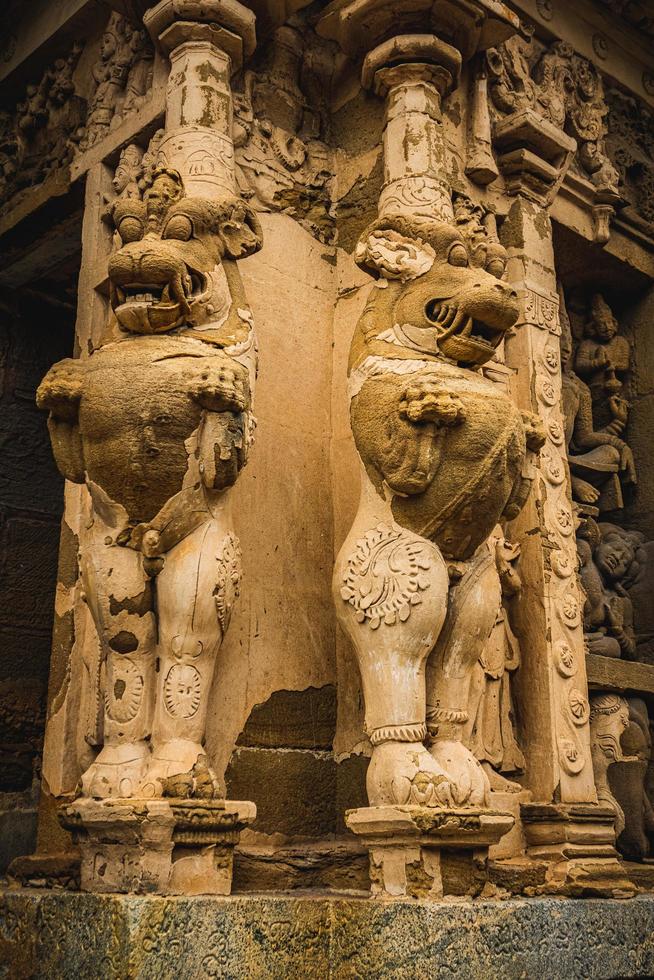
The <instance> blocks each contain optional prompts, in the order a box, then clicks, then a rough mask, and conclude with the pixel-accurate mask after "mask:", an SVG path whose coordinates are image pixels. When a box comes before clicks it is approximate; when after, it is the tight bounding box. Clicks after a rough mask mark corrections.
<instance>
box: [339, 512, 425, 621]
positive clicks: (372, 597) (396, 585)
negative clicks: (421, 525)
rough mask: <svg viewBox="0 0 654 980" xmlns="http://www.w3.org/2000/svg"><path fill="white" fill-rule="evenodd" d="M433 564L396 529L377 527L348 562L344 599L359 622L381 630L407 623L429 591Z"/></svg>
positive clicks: (359, 543)
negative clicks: (384, 627)
mask: <svg viewBox="0 0 654 980" xmlns="http://www.w3.org/2000/svg"><path fill="white" fill-rule="evenodd" d="M430 568H431V562H430V560H429V555H428V554H427V553H426V552H425V549H424V548H423V547H422V545H421V542H420V540H419V539H417V538H413V537H412V536H411V535H408V534H407V533H406V532H405V531H403V530H402V528H400V527H398V526H397V525H395V526H393V525H390V524H378V525H377V527H376V528H374V529H373V530H371V531H368V532H367V533H366V534H365V535H364V536H363V537H362V538H361V539H360V540H359V541H357V544H356V548H355V551H354V553H353V554H352V555H351V556H350V558H349V559H348V562H347V568H346V571H345V574H344V576H343V586H342V588H341V596H342V598H343V599H344V600H345V602H349V603H350V605H351V606H353V607H354V608H355V609H356V618H357V620H358V621H359V622H360V623H367V625H368V626H370V628H371V629H373V630H374V629H378V628H379V626H380V625H381V624H382V623H384V624H385V625H386V626H393V625H395V623H396V622H398V620H399V622H402V623H404V622H406V620H407V619H408V618H409V616H410V615H411V608H412V607H413V606H416V605H418V604H419V603H420V602H422V596H421V592H424V591H425V589H428V588H429V576H428V575H427V574H425V573H427V572H429V570H430Z"/></svg>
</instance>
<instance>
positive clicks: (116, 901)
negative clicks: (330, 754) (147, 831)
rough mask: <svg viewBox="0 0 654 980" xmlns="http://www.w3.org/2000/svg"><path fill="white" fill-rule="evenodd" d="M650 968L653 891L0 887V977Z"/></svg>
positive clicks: (572, 979)
mask: <svg viewBox="0 0 654 980" xmlns="http://www.w3.org/2000/svg"><path fill="white" fill-rule="evenodd" d="M652 975H654V898H653V897H645V896H641V897H638V898H635V899H632V900H628V901H616V900H603V899H586V900H574V899H562V898H537V899H509V900H506V901H487V900H474V901H473V900H470V901H450V902H447V901H446V902H438V903H437V902H425V901H394V902H380V901H370V900H369V899H366V898H358V897H334V896H327V895H324V894H315V895H305V896H302V897H300V896H274V895H259V896H257V895H252V896H232V897H230V898H221V897H217V896H211V897H205V896H202V897H199V896H198V897H191V898H184V897H159V896H133V895H89V894H79V893H78V894H75V893H67V892H47V891H40V890H35V889H34V890H28V889H23V890H8V891H4V892H0V976H2V977H8V978H9V977H11V980H23V978H28V977H29V978H35V980H39V978H46V977H47V978H48V980H58V978H69V977H75V980H85V978H89V980H90V978H93V980H114V978H115V980H118V978H120V980H168V978H170V980H173V978H175V980H187V978H188V980H191V978H193V980H195V978H200V977H201V978H204V977H220V978H226V980H240V978H247V980H259V978H262V980H263V978H265V980H277V978H279V980H286V978H293V980H301V978H302V980H303V978H316V980H330V978H333V980H345V978H358V980H368V978H370V980H373V978H379V977H383V978H384V980H405V978H407V980H409V978H411V980H414V978H430V980H431V978H441V977H443V978H445V977H447V978H456V980H468V978H470V980H472V978H474V980H476V978H483V980H493V978H498V980H499V978H502V980H512V978H516V980H517V978H523V977H538V978H539V980H559V978H560V980H564V978H565V980H576V978H584V980H600V978H601V980H608V978H627V977H629V978H631V977H648V976H652Z"/></svg>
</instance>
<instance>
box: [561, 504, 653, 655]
mask: <svg viewBox="0 0 654 980" xmlns="http://www.w3.org/2000/svg"><path fill="white" fill-rule="evenodd" d="M642 541H643V535H642V534H640V533H639V532H637V531H625V530H623V529H622V528H620V527H617V526H616V525H615V524H606V523H602V524H599V525H598V524H596V523H595V521H594V520H592V518H587V519H586V520H585V521H584V522H583V523H582V525H581V527H580V529H579V531H578V532H577V552H578V554H579V563H580V571H579V575H580V578H581V584H582V585H583V588H584V592H585V594H586V602H585V606H584V638H585V642H586V645H587V648H588V650H589V652H590V653H596V654H599V655H601V656H603V657H624V658H625V659H627V660H634V659H635V658H636V636H635V633H634V617H633V606H632V602H631V599H630V597H629V593H628V591H627V587H628V585H629V584H630V583H631V582H632V581H633V580H634V578H635V576H636V575H637V573H638V571H639V567H640V566H639V562H638V548H639V545H640V544H641V543H642Z"/></svg>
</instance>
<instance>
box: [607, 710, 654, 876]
mask: <svg viewBox="0 0 654 980" xmlns="http://www.w3.org/2000/svg"><path fill="white" fill-rule="evenodd" d="M627 703H628V705H629V724H628V726H627V728H626V729H625V732H624V734H623V735H622V740H621V741H622V748H623V751H624V752H625V753H627V756H628V758H625V759H624V760H623V761H622V762H620V763H619V764H618V765H614V766H612V767H611V770H610V773H609V782H610V784H611V789H612V791H613V794H614V796H615V798H616V799H617V800H618V801H619V804H620V807H621V809H622V812H623V814H624V828H623V830H622V833H621V834H620V835H619V837H618V842H617V843H618V849H619V850H620V852H621V853H622V855H623V856H624V857H625V858H627V859H628V860H630V861H643V860H644V859H645V858H648V857H649V856H650V853H651V847H652V845H651V839H652V835H654V810H653V809H652V804H651V802H650V797H649V793H648V789H649V787H648V771H649V768H650V763H651V759H652V736H651V732H650V721H649V712H648V710H647V705H646V703H645V702H644V701H643V699H642V698H627Z"/></svg>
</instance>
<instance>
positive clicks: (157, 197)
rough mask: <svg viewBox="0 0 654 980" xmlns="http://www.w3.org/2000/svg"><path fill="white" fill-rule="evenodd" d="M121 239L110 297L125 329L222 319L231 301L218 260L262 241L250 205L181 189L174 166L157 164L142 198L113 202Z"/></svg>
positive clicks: (112, 264) (143, 330) (157, 329)
mask: <svg viewBox="0 0 654 980" xmlns="http://www.w3.org/2000/svg"><path fill="white" fill-rule="evenodd" d="M113 221H114V225H115V227H116V230H117V231H118V234H119V236H120V239H121V242H122V247H121V248H120V249H119V250H118V251H117V252H115V253H114V254H113V255H112V256H111V257H110V259H109V280H110V289H111V305H112V308H113V310H114V313H115V315H116V318H117V320H118V323H119V324H120V326H121V327H122V329H123V330H125V331H127V332H129V333H137V334H153V333H163V332H166V331H168V330H173V329H174V328H176V327H181V326H193V327H199V326H201V325H202V324H204V323H207V322H209V321H214V320H220V319H221V318H222V319H224V318H225V317H226V316H227V313H228V311H229V308H230V305H231V297H230V291H229V287H228V284H227V280H226V277H225V271H224V269H223V263H224V262H228V261H234V260H236V259H240V258H244V257H245V256H247V255H251V254H252V253H253V252H256V251H258V250H259V249H260V248H261V243H262V238H261V226H260V224H259V220H258V218H257V216H256V214H255V213H254V211H253V210H252V208H251V207H249V205H247V204H246V203H245V202H244V201H243V200H242V199H241V198H240V197H237V196H236V195H230V196H228V197H225V198H224V199H222V200H217V201H213V200H205V199H203V198H196V197H186V196H185V194H184V187H183V182H182V179H181V177H180V175H179V174H178V173H177V171H174V170H170V169H167V168H159V169H157V170H155V171H154V172H153V174H152V176H151V178H150V181H149V186H148V187H147V188H146V190H145V192H144V194H143V200H138V199H136V200H134V199H131V198H130V199H125V200H119V201H118V202H116V204H115V206H114V208H113Z"/></svg>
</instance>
